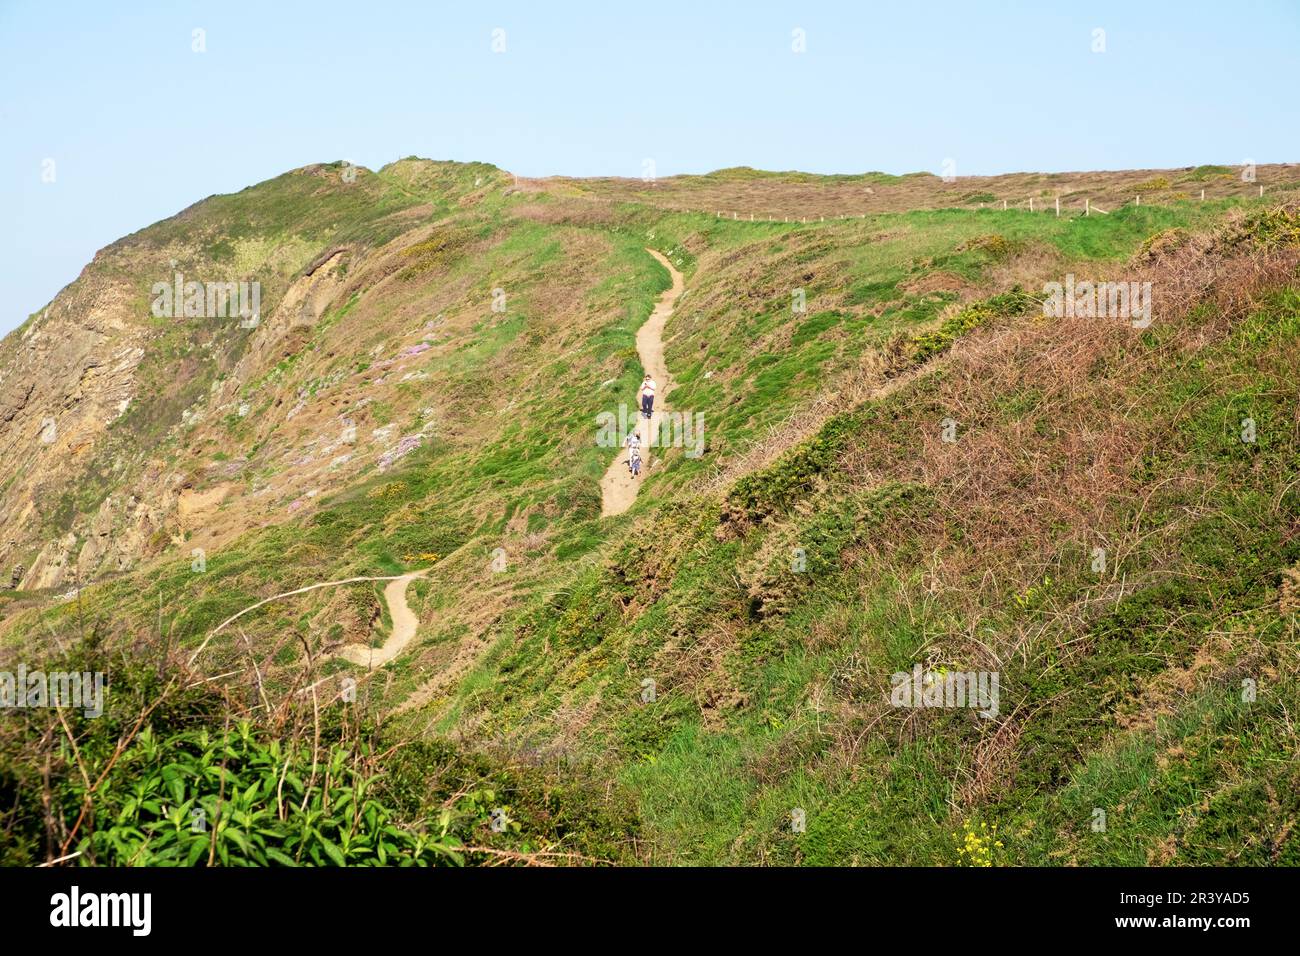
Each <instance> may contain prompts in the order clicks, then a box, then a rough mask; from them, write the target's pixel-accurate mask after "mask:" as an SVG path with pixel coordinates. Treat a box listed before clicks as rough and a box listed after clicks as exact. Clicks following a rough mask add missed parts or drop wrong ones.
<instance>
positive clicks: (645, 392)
mask: <svg viewBox="0 0 1300 956" xmlns="http://www.w3.org/2000/svg"><path fill="white" fill-rule="evenodd" d="M654 409H655V380H654V379H652V378H651V377H650V375H649V373H647V374H646V377H645V381H643V382H642V383H641V415H642V417H644V418H649V417H650V416H651V415H653V414H654Z"/></svg>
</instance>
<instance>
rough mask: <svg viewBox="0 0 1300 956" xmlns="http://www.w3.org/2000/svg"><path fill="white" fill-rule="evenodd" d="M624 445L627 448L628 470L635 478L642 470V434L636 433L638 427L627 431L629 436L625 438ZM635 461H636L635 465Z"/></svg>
mask: <svg viewBox="0 0 1300 956" xmlns="http://www.w3.org/2000/svg"><path fill="white" fill-rule="evenodd" d="M623 447H624V448H626V449H627V468H628V471H630V472H632V477H633V478H635V477H636V476H637V473H638V472H640V471H641V436H640V435H638V434H637V433H636V429H633V430H632V431H630V432H628V433H627V437H626V438H624V439H623ZM633 462H636V464H635V466H634V465H633Z"/></svg>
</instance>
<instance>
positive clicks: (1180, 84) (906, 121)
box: [0, 0, 1300, 333]
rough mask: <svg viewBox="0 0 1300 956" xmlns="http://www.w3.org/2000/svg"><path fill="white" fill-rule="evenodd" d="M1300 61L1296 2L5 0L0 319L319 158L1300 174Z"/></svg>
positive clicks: (1, 6)
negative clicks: (227, 195) (1221, 169)
mask: <svg viewBox="0 0 1300 956" xmlns="http://www.w3.org/2000/svg"><path fill="white" fill-rule="evenodd" d="M977 7H978V8H983V9H976V8H977ZM196 28H201V29H203V30H205V31H206V46H207V51H206V52H205V53H195V52H193V51H192V49H191V47H192V31H193V30H194V29H196ZM494 28H501V29H503V30H504V31H505V46H506V49H505V52H504V53H499V54H498V53H494V52H493V50H492V31H493V29H494ZM796 28H800V29H802V30H804V31H805V35H806V38H807V49H806V52H804V53H802V54H796V53H794V52H793V51H792V48H791V47H792V31H793V30H794V29H796ZM1096 28H1102V29H1104V30H1105V31H1106V35H1105V42H1106V51H1105V52H1104V53H1094V52H1092V46H1093V30H1094V29H1096ZM1297 50H1300V3H1297V0H1279V2H1251V0H1242V2H1236V3H1231V4H1224V3H1221V2H1198V0H1187V2H1168V3H1141V4H1138V3H1133V2H1131V0H1130V2H1121V3H1110V2H1086V3H1070V2H1062V0H1054V2H1046V0H1040V2H1039V3H1012V2H1005V0H1004V2H991V0H990V2H984V3H967V2H939V0H908V2H906V3H902V2H899V3H895V4H884V3H869V2H850V0H844V2H839V3H830V2H826V3H818V2H810V0H798V2H785V3H774V2H760V0H754V2H748V3H740V2H737V3H727V4H724V3H719V2H707V0H691V2H684V3H682V2H652V3H645V2H630V3H628V2H624V3H617V2H613V0H604V2H599V3H588V4H578V3H569V4H565V3H562V2H559V0H556V2H553V3H548V4H542V3H537V2H533V3H492V2H479V0H470V2H465V0H460V2H453V3H447V2H437V0H431V2H387V0H346V2H329V0H321V2H314V3H298V2H281V0H261V2H243V0H221V2H211V3H204V2H170V3H166V2H148V0H136V2H127V0H93V2H92V0H85V2H76V3H67V2H59V0H32V2H26V0H21V2H20V0H0V130H2V131H3V132H2V133H0V215H3V222H4V225H5V228H4V229H3V230H0V289H3V293H4V295H3V300H2V304H0V333H3V332H6V331H8V330H9V329H11V328H13V327H15V326H16V325H18V324H19V323H20V322H21V321H22V320H23V319H25V318H26V316H27V315H28V314H29V313H31V312H34V311H36V310H37V309H39V308H40V307H42V306H43V305H44V304H45V303H46V302H47V301H48V300H49V299H50V298H51V297H52V296H53V295H54V294H55V293H56V292H57V291H58V290H59V289H60V288H61V287H62V286H63V285H65V284H66V283H67V282H69V281H71V280H72V279H74V278H75V277H76V275H77V273H78V272H79V271H80V269H81V267H82V266H83V265H84V264H85V263H86V262H87V261H89V259H90V258H91V256H92V255H93V254H94V253H95V251H96V250H97V249H99V248H101V247H102V246H104V245H106V244H107V243H109V242H112V241H113V240H114V239H116V238H118V237H120V236H122V235H125V234H126V233H129V232H132V231H134V230H136V229H139V228H142V227H144V226H146V225H148V224H150V223H152V222H155V221H157V220H159V219H162V218H165V217H167V216H169V215H172V214H173V213H175V212H178V211H179V210H180V209H182V208H184V207H185V206H187V205H189V204H190V203H192V202H195V201H196V200H198V199H201V198H203V197H205V196H208V195H210V194H212V193H220V192H233V191H235V190H238V189H242V188H243V187H245V186H247V185H250V184H252V183H255V182H259V181H261V180H264V179H267V178H270V177H272V176H275V175H277V174H279V173H281V172H284V171H285V170H287V169H291V168H294V167H297V166H302V165H305V164H307V163H311V162H317V161H330V160H336V159H348V160H351V161H353V162H356V163H360V164H362V165H365V166H370V167H372V168H376V167H378V166H380V165H383V164H384V163H387V162H390V161H392V160H394V159H397V158H400V157H402V156H408V155H412V154H414V155H419V156H426V157H430V158H435V159H457V160H483V161H487V162H491V163H495V164H496V165H498V166H501V167H503V168H505V169H508V170H510V171H512V172H516V173H520V174H524V175H546V174H552V173H564V174H571V175H598V174H599V175H623V176H639V175H641V172H642V160H643V159H645V158H653V159H654V160H655V163H656V169H657V172H658V174H659V175H660V176H667V175H672V174H674V173H679V172H707V171H709V170H711V169H716V168H720V167H724V166H736V165H747V166H756V167H759V168H766V169H802V170H809V171H813V172H861V171H864V170H873V169H878V170H883V171H886V172H893V173H901V172H910V171H915V170H930V171H934V172H939V171H940V169H941V166H942V163H943V161H944V159H945V158H948V157H952V158H953V159H955V160H956V164H957V165H956V171H957V174H958V175H965V174H984V173H999V172H1011V171H1017V170H1043V171H1052V170H1073V169H1125V168H1136V167H1173V166H1187V165H1192V164H1199V163H1240V162H1241V161H1242V160H1244V159H1247V158H1249V159H1253V160H1255V161H1256V162H1260V163H1264V162H1295V161H1300V123H1297V112H1298V111H1297V97H1296V93H1297V89H1300V69H1298V67H1300V57H1298V56H1297ZM47 159H53V160H54V162H55V166H54V173H55V181H54V182H53V183H46V182H43V181H42V172H43V170H44V169H45V168H46V167H45V166H44V165H43V163H44V161H45V160H47Z"/></svg>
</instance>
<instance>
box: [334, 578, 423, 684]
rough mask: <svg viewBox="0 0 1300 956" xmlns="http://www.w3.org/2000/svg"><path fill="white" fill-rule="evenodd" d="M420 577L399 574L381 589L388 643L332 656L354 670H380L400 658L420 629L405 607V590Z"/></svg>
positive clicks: (348, 646)
mask: <svg viewBox="0 0 1300 956" xmlns="http://www.w3.org/2000/svg"><path fill="white" fill-rule="evenodd" d="M423 574H424V572H423V571H412V572H411V573H410V574H403V575H402V576H401V577H400V578H394V579H393V580H392V581H389V582H388V587H386V588H384V601H385V603H387V605H388V614H389V616H390V617H391V618H392V619H393V631H392V633H391V634H389V635H388V640H386V641H384V643H383V644H381V645H379V646H378V647H370V646H368V645H366V644H346V645H344V646H343V647H341V648H339V649H338V650H337V651H336V652H335V653H334V656H335V657H341V658H343V659H344V660H345V661H348V662H349V663H352V664H356V665H357V666H358V667H382V666H383V665H384V664H387V663H388V662H389V661H391V660H392V659H393V658H394V657H396V656H397V655H398V654H400V653H401V652H402V648H404V647H406V645H407V644H409V643H411V638H413V637H415V630H416V628H417V627H419V626H420V619H419V618H418V617H416V614H415V612H414V611H412V610H411V607H410V605H409V604H407V603H406V586H407V585H408V584H410V583H411V582H412V581H414V580H415V579H416V578H418V577H421V576H422V575H423Z"/></svg>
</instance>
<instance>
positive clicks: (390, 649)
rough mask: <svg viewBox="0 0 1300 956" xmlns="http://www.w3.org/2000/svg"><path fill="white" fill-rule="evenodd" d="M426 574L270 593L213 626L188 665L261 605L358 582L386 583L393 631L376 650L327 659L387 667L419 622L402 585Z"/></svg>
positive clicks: (342, 652) (345, 651)
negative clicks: (407, 600)
mask: <svg viewBox="0 0 1300 956" xmlns="http://www.w3.org/2000/svg"><path fill="white" fill-rule="evenodd" d="M428 573H429V569H428V568H425V569H424V570H423V571H411V572H410V573H409V574H401V575H369V576H366V577H357V578H345V579H343V580H341V581H321V582H319V583H317V584H308V585H306V586H305V587H300V588H294V589H293V590H292V591H284V592H282V593H280V594H273V595H271V597H269V598H264V599H263V600H261V601H258V602H257V603H256V604H250V605H249V606H248V607H246V608H244V609H243V610H242V611H240V612H238V613H237V614H233V615H231V616H230V617H228V618H226V619H225V620H224V621H222V622H221V623H220V624H219V625H217V626H216V627H215V628H213V630H212V631H211V633H209V634H208V636H207V637H206V638H204V639H203V643H202V644H200V645H199V647H198V649H197V650H196V651H195V652H194V653H193V654H192V655H190V664H193V663H194V662H195V661H196V660H197V659H198V656H199V655H200V654H201V653H203V649H204V648H206V647H207V646H208V642H210V641H211V640H212V639H213V638H214V637H216V636H217V635H218V634H220V633H221V632H222V631H223V630H225V628H226V626H227V625H230V624H233V623H234V622H235V621H237V620H238V619H239V618H241V617H243V616H244V615H245V614H247V613H249V612H250V611H255V610H257V609H258V608H259V607H262V606H263V605H266V604H270V603H271V602H272V601H279V600H283V599H284V598H287V597H292V596H293V595H295V594H303V593H305V592H307V591H315V590H317V589H319V588H334V587H339V586H340V585H344V584H356V583H358V582H361V581H387V582H388V585H387V587H385V588H384V603H385V604H387V605H388V615H389V617H390V618H391V619H392V622H393V631H392V633H391V634H389V635H388V640H386V641H384V643H383V644H382V645H380V646H379V647H369V646H368V645H365V644H345V645H344V646H343V647H341V648H339V650H338V651H337V652H336V653H334V654H332V655H329V656H331V657H341V658H343V659H344V660H345V661H350V662H351V663H353V664H356V665H358V666H360V667H379V666H380V665H382V664H387V663H388V662H389V661H391V660H392V659H393V658H394V657H396V656H397V655H398V654H400V653H401V651H402V648H404V647H406V645H407V644H409V643H410V642H411V638H413V637H414V636H415V631H416V629H417V628H418V627H419V624H420V620H419V618H418V617H417V616H416V614H415V612H414V611H412V610H411V607H410V605H409V604H407V603H406V586H407V585H408V584H410V583H411V582H412V581H414V580H415V579H416V578H421V577H424V575H426V574H428Z"/></svg>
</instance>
